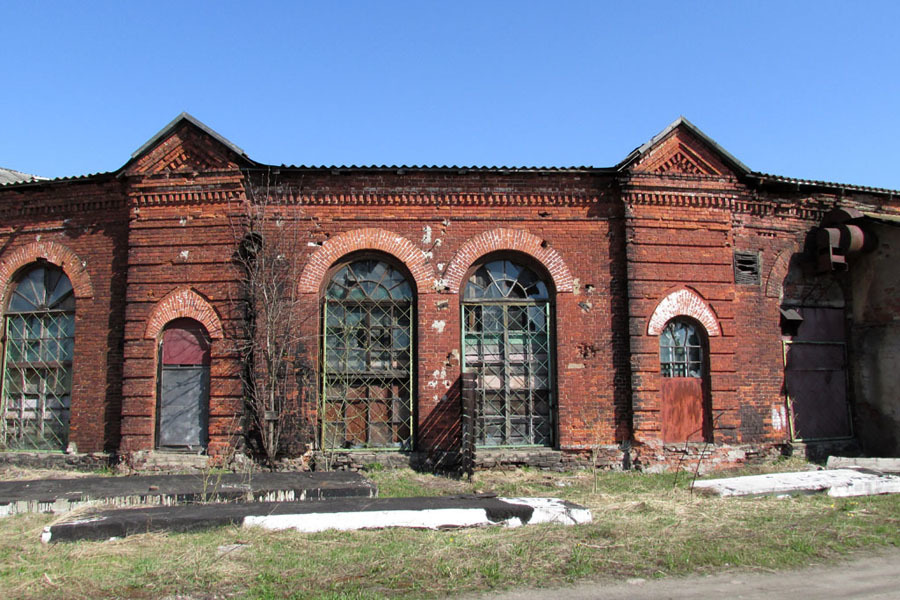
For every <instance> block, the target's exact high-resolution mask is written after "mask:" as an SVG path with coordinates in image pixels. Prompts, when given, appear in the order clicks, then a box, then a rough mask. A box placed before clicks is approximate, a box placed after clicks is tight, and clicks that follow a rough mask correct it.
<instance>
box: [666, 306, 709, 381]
mask: <svg viewBox="0 0 900 600" xmlns="http://www.w3.org/2000/svg"><path fill="white" fill-rule="evenodd" d="M659 364H660V372H661V373H662V376H663V377H702V376H703V337H702V336H701V334H700V331H699V328H698V326H697V325H695V324H693V323H691V322H689V321H686V320H683V319H675V320H672V321H670V322H669V323H668V324H667V325H666V327H665V329H663V332H662V333H661V334H660V336H659Z"/></svg>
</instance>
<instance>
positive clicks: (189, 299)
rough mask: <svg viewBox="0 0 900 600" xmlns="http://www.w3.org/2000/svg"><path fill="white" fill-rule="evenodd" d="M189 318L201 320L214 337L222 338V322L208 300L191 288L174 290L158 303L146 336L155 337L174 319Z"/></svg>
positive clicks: (148, 321) (151, 314)
mask: <svg viewBox="0 0 900 600" xmlns="http://www.w3.org/2000/svg"><path fill="white" fill-rule="evenodd" d="M185 317H186V318H189V319H194V320H195V321H199V322H200V323H202V324H203V326H204V327H206V332H207V333H208V334H209V337H211V338H213V339H220V338H222V322H221V320H220V319H219V315H218V314H217V313H216V311H215V309H214V308H213V307H212V306H211V305H210V304H209V302H207V300H206V299H205V298H204V297H203V296H201V295H200V294H198V293H197V292H195V291H194V290H192V289H190V288H178V289H176V290H172V291H171V292H169V293H168V294H166V296H165V297H164V298H163V299H162V300H160V301H159V302H157V303H156V306H154V307H153V310H152V311H150V317H149V318H148V319H147V327H146V329H145V330H144V337H145V338H147V339H155V338H156V337H157V336H159V332H160V331H162V330H163V327H165V326H166V324H167V323H168V322H169V321H172V320H173V319H180V318H185Z"/></svg>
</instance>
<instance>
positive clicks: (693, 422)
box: [662, 377, 704, 442]
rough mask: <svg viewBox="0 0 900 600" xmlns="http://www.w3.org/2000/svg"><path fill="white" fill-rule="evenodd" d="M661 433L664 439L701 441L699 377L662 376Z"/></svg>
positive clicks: (701, 395) (701, 401) (702, 438)
mask: <svg viewBox="0 0 900 600" xmlns="http://www.w3.org/2000/svg"><path fill="white" fill-rule="evenodd" d="M662 436H663V441H664V442H702V441H704V436H703V379H702V378H700V377H665V378H663V380H662Z"/></svg>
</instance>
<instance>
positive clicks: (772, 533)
mask: <svg viewBox="0 0 900 600" xmlns="http://www.w3.org/2000/svg"><path fill="white" fill-rule="evenodd" d="M790 466H791V465H788V467H790ZM783 467H784V465H776V466H774V467H770V469H772V468H774V469H781V468H783ZM796 467H797V465H796V464H794V465H793V468H796ZM369 475H370V476H371V477H372V478H373V479H375V480H376V481H377V483H378V485H379V488H380V490H381V494H382V495H383V496H397V495H434V494H439V493H441V494H457V493H469V492H476V491H477V492H496V493H499V494H500V495H536V496H556V497H562V498H566V499H569V500H572V501H575V502H579V503H581V504H584V505H586V506H588V507H589V508H591V510H592V513H593V516H594V521H593V523H591V524H589V525H584V526H577V527H562V526H554V525H540V526H529V527H521V528H518V529H502V528H490V529H459V530H447V531H417V530H407V529H390V530H380V531H356V532H344V533H340V532H323V533H316V534H299V533H294V532H267V531H262V530H255V529H241V528H237V527H228V528H222V529H216V530H211V531H205V532H200V533H193V534H171V535H163V534H146V535H139V536H134V537H131V538H127V539H124V540H116V541H109V542H79V543H73V544H54V545H50V546H44V545H42V544H41V543H40V542H39V540H38V537H39V534H40V531H41V528H42V527H43V526H44V525H46V524H48V523H49V522H51V521H52V517H50V516H46V515H22V516H17V517H11V518H8V519H4V520H0V589H2V590H4V594H3V595H4V597H5V598H54V597H56V598H103V597H135V598H158V597H161V596H165V595H167V594H174V593H182V594H184V593H193V594H197V595H206V594H213V593H218V594H223V595H224V594H228V595H233V596H234V597H247V598H322V599H324V598H328V599H338V598H340V599H361V598H367V599H368V598H395V597H402V598H436V597H442V596H447V595H452V594H457V593H463V592H477V591H486V590H494V589H502V588H507V587H512V586H549V585H563V584H566V583H570V582H575V581H583V580H586V579H609V578H625V577H648V578H649V577H666V576H671V575H681V574H686V573H710V572H714V571H719V570H721V569H723V568H735V567H741V568H752V569H781V568H787V567H797V566H801V565H805V564H809V563H811V562H821V561H827V560H833V559H835V558H837V557H839V556H841V555H844V554H846V553H848V552H851V551H854V550H871V549H875V548H878V547H884V546H888V545H890V546H900V526H898V525H900V495H895V496H874V497H865V498H854V499H832V498H829V497H827V496H798V497H793V498H787V499H776V498H759V499H727V500H726V499H721V498H710V497H704V496H699V495H692V494H691V492H690V490H689V489H688V486H689V484H690V477H686V476H685V475H684V474H682V475H680V476H678V477H676V476H674V475H672V474H659V475H642V474H638V473H594V472H591V471H578V472H572V473H562V474H559V473H547V472H542V471H536V470H531V471H528V472H523V471H516V472H491V473H477V474H476V476H475V478H474V480H473V481H472V482H468V481H465V480H453V479H447V478H443V477H437V476H431V475H422V474H415V473H412V472H410V471H407V470H397V471H394V470H390V469H385V470H378V471H373V472H371V473H369ZM229 544H242V546H240V547H239V548H238V549H237V550H233V551H231V552H227V553H225V554H222V553H221V552H219V551H218V549H219V548H220V547H222V546H226V545H229Z"/></svg>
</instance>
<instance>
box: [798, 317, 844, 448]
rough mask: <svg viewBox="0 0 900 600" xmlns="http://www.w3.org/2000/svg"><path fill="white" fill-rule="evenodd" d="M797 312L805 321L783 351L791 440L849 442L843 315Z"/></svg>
mask: <svg viewBox="0 0 900 600" xmlns="http://www.w3.org/2000/svg"><path fill="white" fill-rule="evenodd" d="M798 310H799V312H800V315H801V316H802V317H803V321H802V322H801V324H800V327H799V329H798V331H797V335H796V336H795V337H794V338H793V339H792V340H791V341H789V342H785V347H784V357H785V372H784V380H785V386H786V388H787V395H788V405H789V407H790V410H791V428H792V436H793V439H795V440H821V439H831V438H845V437H850V436H851V435H852V430H851V427H850V407H849V404H848V402H847V369H846V343H845V338H844V311H843V309H840V308H800V309H798Z"/></svg>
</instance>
